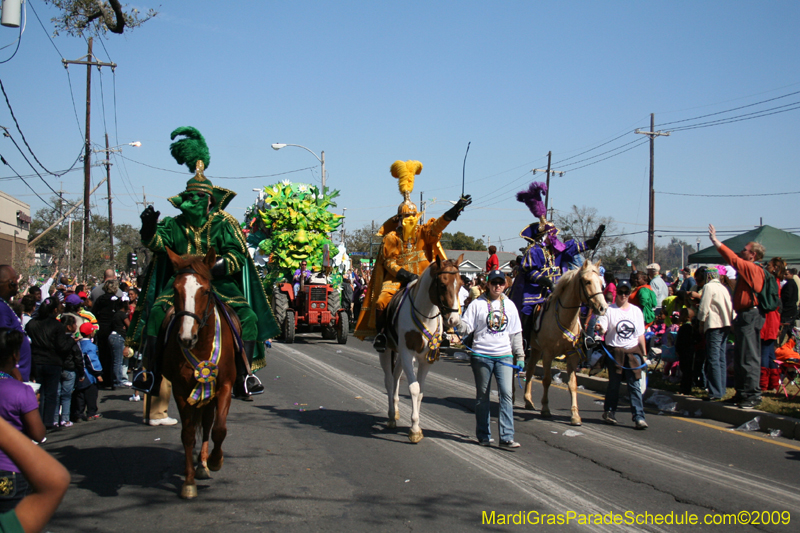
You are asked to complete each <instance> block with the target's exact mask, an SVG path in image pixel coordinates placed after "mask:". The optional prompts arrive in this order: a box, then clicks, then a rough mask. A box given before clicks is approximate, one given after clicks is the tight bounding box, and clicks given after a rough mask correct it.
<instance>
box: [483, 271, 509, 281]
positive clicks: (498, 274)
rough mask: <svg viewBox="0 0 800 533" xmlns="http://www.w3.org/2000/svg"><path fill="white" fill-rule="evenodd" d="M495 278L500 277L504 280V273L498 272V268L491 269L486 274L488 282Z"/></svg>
mask: <svg viewBox="0 0 800 533" xmlns="http://www.w3.org/2000/svg"><path fill="white" fill-rule="evenodd" d="M495 279H502V280H503V281H505V280H506V275H505V274H503V273H502V272H500V271H499V270H492V271H491V272H489V275H488V276H486V281H488V282H489V283H491V282H492V280H495Z"/></svg>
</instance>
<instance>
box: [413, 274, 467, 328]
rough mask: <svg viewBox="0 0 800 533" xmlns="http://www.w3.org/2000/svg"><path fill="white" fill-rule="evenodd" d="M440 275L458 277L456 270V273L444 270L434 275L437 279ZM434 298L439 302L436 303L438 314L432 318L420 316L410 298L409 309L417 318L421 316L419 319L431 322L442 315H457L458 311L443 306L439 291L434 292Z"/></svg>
mask: <svg viewBox="0 0 800 533" xmlns="http://www.w3.org/2000/svg"><path fill="white" fill-rule="evenodd" d="M442 274H455V275H458V274H459V272H458V270H456V271H452V270H444V271H442V272H438V273H437V274H436V277H437V278H438V277H439V276H441V275H442ZM436 296H437V297H438V298H437V299H438V300H439V302H438V303H436V308H437V309H438V310H439V313H438V314H435V315H433V316H428V315H424V314H422V313H421V312H420V311H419V309H417V307H416V306H415V305H414V299H413V298H410V299H409V300H410V301H411V308H412V309H413V310H414V312H415V313H417V314H418V315H419V316H421V317H423V318H427V319H429V320H433V319H434V318H438V317H440V316H442V315H443V314H444V313H447V314H450V313H458V309H453V308H452V307H449V306H447V305H445V304H444V303H443V302H442V295H441V293H439V291H436Z"/></svg>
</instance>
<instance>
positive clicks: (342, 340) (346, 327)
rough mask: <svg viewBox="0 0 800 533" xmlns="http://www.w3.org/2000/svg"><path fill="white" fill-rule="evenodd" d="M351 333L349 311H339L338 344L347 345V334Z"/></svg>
mask: <svg viewBox="0 0 800 533" xmlns="http://www.w3.org/2000/svg"><path fill="white" fill-rule="evenodd" d="M349 331H350V317H348V316H347V311H345V310H344V309H340V310H339V325H338V326H337V327H336V342H338V343H339V344H347V333H348V332H349Z"/></svg>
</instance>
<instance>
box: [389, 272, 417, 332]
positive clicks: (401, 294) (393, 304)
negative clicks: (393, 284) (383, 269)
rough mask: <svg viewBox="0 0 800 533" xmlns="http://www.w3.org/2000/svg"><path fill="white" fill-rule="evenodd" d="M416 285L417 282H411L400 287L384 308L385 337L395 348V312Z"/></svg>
mask: <svg viewBox="0 0 800 533" xmlns="http://www.w3.org/2000/svg"><path fill="white" fill-rule="evenodd" d="M416 283H417V280H414V281H412V282H411V283H409V284H408V285H405V286H402V287H401V288H400V290H399V291H397V292H396V293H394V296H392V299H391V300H389V305H387V306H386V310H385V311H384V313H385V314H384V319H385V322H384V324H386V337H387V339H388V340H390V341H391V342H392V343H394V345H395V346H396V345H397V343H398V338H397V317H398V315H397V311H398V310H399V309H400V306H401V305H402V304H403V300H404V299H405V297H406V294H407V291H409V290H411V287H413V286H414V285H415V284H416Z"/></svg>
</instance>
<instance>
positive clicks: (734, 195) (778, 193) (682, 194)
mask: <svg viewBox="0 0 800 533" xmlns="http://www.w3.org/2000/svg"><path fill="white" fill-rule="evenodd" d="M656 194H668V195H670V196H697V197H701V198H750V197H753V196H787V195H790V194H800V191H793V192H770V193H761V194H688V193H682V192H666V191H656Z"/></svg>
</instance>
